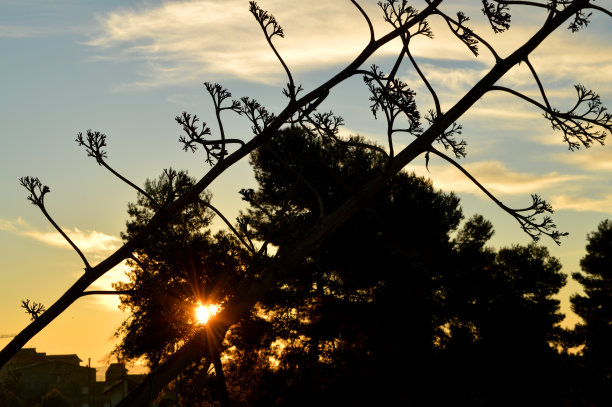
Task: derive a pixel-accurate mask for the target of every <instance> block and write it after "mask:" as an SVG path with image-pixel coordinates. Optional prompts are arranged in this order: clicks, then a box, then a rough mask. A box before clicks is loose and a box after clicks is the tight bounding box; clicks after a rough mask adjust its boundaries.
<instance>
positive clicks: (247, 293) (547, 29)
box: [120, 3, 584, 406]
mask: <svg viewBox="0 0 612 407" xmlns="http://www.w3.org/2000/svg"><path fill="white" fill-rule="evenodd" d="M583 4H584V3H581V4H578V3H576V4H575V5H574V6H573V7H572V6H570V7H568V8H566V9H565V10H563V12H560V13H558V14H557V15H556V16H555V17H554V18H551V19H549V20H547V22H546V23H545V24H544V26H543V27H542V28H541V29H540V30H539V31H538V32H537V33H536V34H535V35H534V36H533V37H532V38H530V39H529V40H527V41H526V42H525V43H524V44H523V45H522V46H520V47H519V48H518V49H517V50H516V51H515V52H513V53H512V54H511V55H510V56H508V57H507V58H504V59H501V60H500V61H498V63H497V64H496V65H495V66H494V67H493V68H492V69H491V70H490V71H489V72H488V73H487V74H486V75H485V76H484V77H483V78H482V79H481V80H480V81H479V82H478V83H477V84H476V85H475V86H474V88H472V89H471V90H470V91H469V92H468V93H467V94H466V95H465V96H464V97H463V98H462V99H461V100H460V101H459V102H458V103H456V104H455V105H454V106H453V107H452V108H451V109H450V110H449V111H448V112H446V113H445V114H443V115H441V116H440V117H438V118H437V120H435V121H434V122H433V123H432V124H431V126H430V127H429V128H428V129H427V130H426V131H425V132H424V133H423V134H422V135H421V136H420V137H418V138H417V139H416V140H415V141H414V142H412V143H411V144H409V145H408V146H407V147H406V148H404V149H403V150H402V151H401V152H400V153H399V154H397V155H396V156H395V158H393V159H392V161H391V162H390V165H389V166H388V167H387V171H386V172H385V173H381V174H378V175H375V176H374V177H373V178H372V179H371V180H370V181H368V182H367V183H365V184H364V185H363V186H362V187H361V188H360V189H359V190H358V191H356V192H354V193H353V194H352V195H351V197H350V198H349V199H347V200H346V201H345V202H344V203H343V204H342V205H341V206H340V207H338V208H337V209H335V210H334V211H332V212H330V213H329V214H327V215H326V216H325V217H324V218H322V219H320V221H319V222H318V223H317V224H316V225H315V226H314V227H313V228H311V229H310V230H309V231H308V232H307V233H306V235H305V236H304V237H303V239H301V240H300V241H299V243H297V244H296V245H295V246H293V247H292V248H289V249H287V250H284V251H283V252H282V253H279V255H278V256H277V258H276V261H275V262H274V263H272V264H270V265H268V266H266V267H265V268H263V269H262V270H258V273H256V274H257V275H259V276H260V277H259V278H258V279H257V280H255V281H253V282H252V283H251V284H249V285H248V286H245V287H244V288H243V290H242V292H240V293H239V295H237V296H236V297H234V298H233V299H232V300H230V302H229V303H228V304H227V306H226V307H225V308H224V309H223V310H222V311H221V312H220V313H219V314H218V315H217V316H215V317H214V318H213V319H212V320H211V321H210V322H209V324H212V325H210V326H209V325H207V327H205V328H202V329H201V330H200V331H199V332H198V333H197V334H196V335H195V336H194V337H193V338H192V339H191V340H189V341H188V342H187V343H186V344H185V345H184V346H183V347H182V348H181V349H180V350H179V351H178V352H176V353H175V354H174V355H172V356H170V357H169V358H168V359H167V360H166V361H165V362H164V363H162V364H161V365H160V367H159V368H158V369H157V370H155V371H153V372H151V374H150V375H149V376H148V377H147V379H146V380H145V381H144V382H143V383H142V384H141V385H140V386H138V387H137V388H136V389H135V390H134V391H133V392H132V393H131V394H130V395H129V396H128V397H127V398H126V399H124V400H123V402H122V403H121V404H120V406H141V405H142V406H144V405H146V404H147V403H148V401H149V400H151V399H152V398H154V397H155V396H156V395H157V393H158V392H159V391H160V390H161V389H162V388H163V387H164V386H165V385H166V384H167V383H168V381H170V380H172V379H173V378H174V377H175V376H176V375H177V374H178V373H180V372H181V371H183V370H184V369H185V368H186V367H187V366H189V365H190V364H191V363H194V362H195V361H198V360H200V359H201V358H203V357H205V352H206V349H207V348H208V347H209V346H210V345H209V344H208V345H206V344H205V342H206V341H210V340H213V341H215V342H217V343H220V341H221V340H222V338H223V337H224V335H225V332H226V331H227V329H228V328H229V327H230V326H232V325H233V324H234V323H236V322H238V321H239V320H240V319H241V318H242V317H243V316H244V315H246V313H247V312H248V311H249V310H250V309H251V307H252V306H253V305H254V304H255V303H256V302H257V301H258V300H259V299H261V298H262V297H263V295H264V294H265V293H266V292H267V291H268V290H269V289H270V288H271V287H272V286H273V285H274V284H275V283H276V282H277V281H278V280H279V279H282V278H283V276H284V275H286V274H288V273H290V270H292V269H293V268H294V267H295V266H296V265H298V264H299V263H300V262H302V261H303V259H304V258H305V257H306V256H308V254H310V253H311V252H312V251H313V250H314V249H316V248H317V247H318V246H319V245H320V244H321V243H322V242H324V241H325V239H327V238H328V237H329V236H330V235H331V234H332V233H333V232H334V231H335V230H336V229H337V228H338V227H339V226H340V225H342V224H343V223H344V222H345V221H347V220H348V219H349V218H350V217H351V216H352V215H353V214H355V213H357V212H358V211H359V210H361V209H363V208H364V207H366V205H367V204H368V203H369V201H370V199H371V198H372V197H373V196H374V195H375V194H376V193H377V192H378V191H379V190H380V189H381V188H382V187H383V186H384V185H385V183H386V182H387V181H388V179H389V178H390V177H391V176H392V175H393V174H396V173H397V172H399V171H401V170H402V168H404V167H405V166H406V165H407V164H408V163H410V162H411V161H413V160H414V159H415V158H416V157H418V156H419V155H420V154H422V153H423V152H425V151H427V150H428V149H429V148H430V146H431V144H432V143H433V142H435V140H436V139H437V138H438V137H439V135H440V134H443V133H444V131H445V130H446V129H447V128H448V127H450V126H452V124H453V123H454V122H455V121H457V120H458V119H459V118H460V117H461V116H462V115H463V114H464V113H465V112H466V111H468V110H469V109H470V108H471V106H473V105H474V103H476V101H478V99H480V98H481V97H482V96H484V95H485V94H486V93H487V92H488V91H489V90H490V89H491V88H492V87H493V86H494V84H495V83H496V82H497V81H498V80H499V79H501V78H502V77H503V75H505V74H506V73H507V72H508V71H509V70H510V69H512V68H513V67H514V66H515V65H517V64H518V63H520V61H522V60H524V58H526V57H527V56H528V55H529V54H530V53H531V52H533V50H535V49H536V48H537V47H538V46H539V45H540V44H541V43H542V41H544V40H545V39H546V38H547V37H548V36H549V35H550V34H551V33H552V32H553V31H555V30H556V29H557V28H558V27H559V26H560V25H561V24H563V23H565V22H566V21H567V20H568V19H570V18H571V17H572V16H573V14H574V13H576V10H579V8H580V7H581V5H583ZM328 84H329V82H328ZM328 84H326V85H328ZM211 330H212V331H213V332H214V335H213V336H211V335H210V332H211ZM206 343H208V342H206Z"/></svg>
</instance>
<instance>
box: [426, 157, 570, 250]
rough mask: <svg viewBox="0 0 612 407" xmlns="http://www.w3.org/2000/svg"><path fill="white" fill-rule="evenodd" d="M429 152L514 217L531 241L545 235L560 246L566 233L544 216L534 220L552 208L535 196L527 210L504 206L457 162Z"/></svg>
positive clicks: (550, 211)
mask: <svg viewBox="0 0 612 407" xmlns="http://www.w3.org/2000/svg"><path fill="white" fill-rule="evenodd" d="M429 151H430V152H431V153H433V154H435V155H437V156H438V157H440V158H442V159H444V160H445V161H447V162H448V163H450V164H452V165H453V166H454V167H455V168H457V169H458V170H459V171H461V172H462V173H463V175H465V176H466V177H467V178H468V179H469V180H470V181H472V183H474V185H476V186H477V187H478V188H479V189H480V190H481V191H482V192H484V193H485V195H487V196H488V197H489V198H490V199H491V200H492V201H493V202H494V203H495V204H496V205H497V206H499V207H500V208H501V209H503V210H504V211H505V212H507V213H508V214H510V215H511V216H512V217H514V218H515V219H516V220H517V221H518V222H519V225H520V226H521V228H522V229H523V231H524V232H526V233H527V234H528V235H529V236H530V237H531V238H532V239H533V240H535V241H537V240H539V238H540V235H546V236H548V237H550V238H551V239H553V241H554V242H555V243H556V244H557V245H560V244H561V240H560V238H561V237H563V236H567V235H568V234H567V233H566V232H564V233H561V232H559V231H557V230H556V225H555V224H554V223H552V219H550V218H549V217H548V216H545V217H544V219H543V220H542V221H540V222H539V223H538V222H537V221H536V220H535V215H539V214H542V213H544V212H549V213H552V212H553V210H552V207H551V206H550V205H549V204H548V203H547V202H546V201H544V200H542V199H541V198H540V197H539V196H537V195H532V199H533V204H532V205H531V206H529V207H527V208H523V209H518V210H517V209H512V208H510V207H508V206H506V205H505V204H504V203H503V202H501V201H500V200H499V199H497V198H496V197H495V196H494V195H493V194H492V193H491V192H489V190H487V189H486V188H485V187H484V186H483V185H482V184H481V183H480V182H479V181H478V180H477V179H476V178H475V177H474V176H473V175H472V174H470V173H469V172H468V171H467V170H466V169H465V168H464V167H463V166H462V165H460V164H459V163H458V162H456V161H455V160H453V159H452V158H450V157H449V156H447V155H446V154H444V153H442V152H440V151H438V150H436V149H435V148H433V147H431V148H430V149H429ZM521 212H531V213H530V214H528V215H522V214H521Z"/></svg>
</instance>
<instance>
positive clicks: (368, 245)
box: [118, 127, 565, 406]
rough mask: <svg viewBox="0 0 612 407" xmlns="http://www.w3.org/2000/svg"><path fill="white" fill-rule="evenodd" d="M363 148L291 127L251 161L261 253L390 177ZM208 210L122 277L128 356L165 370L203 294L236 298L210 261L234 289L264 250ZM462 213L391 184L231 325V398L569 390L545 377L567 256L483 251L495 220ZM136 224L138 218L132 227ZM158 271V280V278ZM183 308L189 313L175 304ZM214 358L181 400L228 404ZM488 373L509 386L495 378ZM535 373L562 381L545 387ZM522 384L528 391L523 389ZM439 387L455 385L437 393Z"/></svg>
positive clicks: (416, 185)
mask: <svg viewBox="0 0 612 407" xmlns="http://www.w3.org/2000/svg"><path fill="white" fill-rule="evenodd" d="M364 143H365V141H364V140H363V139H361V138H358V137H353V138H350V139H348V140H347V142H346V143H344V144H336V143H325V142H323V141H322V140H321V139H320V138H317V137H311V136H309V135H308V134H307V133H306V132H305V131H304V130H302V129H299V128H296V127H293V128H287V129H285V130H283V131H282V132H281V134H279V136H278V137H277V138H275V139H274V142H270V143H268V144H266V145H264V146H263V147H262V148H261V149H259V150H257V151H256V153H254V154H253V156H252V165H253V168H254V171H255V174H256V178H257V181H258V184H259V188H258V189H257V190H243V191H242V194H243V197H244V199H245V200H246V201H247V202H248V203H249V209H248V211H246V212H245V213H243V214H242V215H241V216H240V217H239V219H238V224H239V225H238V228H240V229H241V230H242V231H243V233H244V235H245V236H246V237H247V239H248V240H249V242H252V245H253V247H255V246H257V245H258V244H259V245H260V244H261V242H262V241H268V242H270V244H271V245H272V247H274V251H275V253H274V254H273V253H270V254H269V255H271V256H274V255H276V254H278V252H282V251H283V250H284V247H285V245H291V244H293V239H296V236H299V235H300V233H301V231H302V230H305V229H308V228H310V227H312V224H314V223H316V222H318V221H319V219H320V213H321V211H324V210H328V209H327V208H331V209H333V206H334V205H337V202H340V201H341V200H342V199H343V195H346V194H350V192H351V189H352V188H354V186H355V185H358V184H359V182H361V180H362V179H363V178H364V177H366V176H367V175H368V173H371V172H375V171H384V163H383V162H382V161H381V160H379V158H380V153H379V152H378V151H377V150H376V148H375V146H373V148H369V149H363V148H360V149H356V147H355V146H356V145H357V144H359V145H363V144H364ZM183 175H184V174H183ZM166 177H167V176H166V175H163V176H162V177H161V178H160V180H159V181H157V182H151V183H148V184H147V190H146V191H147V193H149V194H150V195H152V196H157V195H158V191H157V190H159V189H161V188H163V186H164V183H165V182H166V180H167V178H166ZM184 179H185V180H188V178H187V177H186V176H185V178H184ZM143 198H144V197H141V199H140V200H139V203H138V204H137V205H133V204H132V205H130V206H129V213H130V215H131V218H132V219H140V218H139V216H140V215H139V214H141V213H142V212H143V211H144V209H145V207H146V206H147V200H146V199H143ZM198 211H200V212H199V215H198V216H200V217H201V219H202V223H191V224H188V225H187V226H185V224H184V223H182V220H181V219H182V218H181V217H180V216H179V217H177V222H178V224H176V225H172V224H171V225H169V227H168V230H170V231H172V233H168V234H167V235H166V236H164V237H160V238H162V239H167V240H161V241H159V240H157V241H155V240H152V244H151V246H147V247H148V248H147V247H145V248H144V249H143V250H142V251H141V252H139V253H138V261H137V262H136V261H134V262H132V269H133V271H132V274H131V275H130V277H131V281H130V283H128V284H126V285H123V286H121V287H120V288H122V289H133V290H134V291H135V293H134V294H131V295H129V296H125V297H122V298H123V304H124V306H125V307H127V308H129V309H130V310H132V316H131V317H130V318H129V319H128V320H127V321H126V322H125V323H124V325H123V326H122V328H121V330H120V334H121V335H124V339H123V342H122V344H121V345H120V347H119V348H118V350H119V354H120V355H121V356H123V357H126V358H128V359H131V358H135V357H139V356H142V355H145V356H147V357H148V358H149V360H150V361H151V362H152V365H155V364H156V363H157V362H158V361H159V360H160V359H163V358H164V357H165V356H167V355H169V354H171V352H172V346H175V345H176V344H178V343H180V342H181V341H182V340H183V339H184V338H185V337H186V336H187V335H188V334H189V331H190V330H191V329H193V318H192V316H191V315H189V310H190V308H189V307H191V306H192V305H193V303H194V301H195V300H196V298H198V297H197V295H195V294H194V292H196V291H197V292H201V293H209V294H212V293H215V294H214V296H213V298H215V299H216V300H219V299H221V301H223V298H225V297H224V295H225V296H229V297H231V296H232V295H233V293H232V290H231V289H229V288H228V289H227V291H225V292H224V291H223V290H222V289H221V291H220V292H221V293H224V294H223V295H221V294H217V292H219V289H218V287H219V285H218V283H217V280H216V276H217V275H218V272H219V270H217V269H216V268H215V267H212V266H214V265H217V264H220V263H223V266H224V267H226V268H224V269H222V270H221V271H222V273H221V274H219V275H227V274H232V273H233V274H232V275H234V276H235V280H233V281H232V284H240V283H241V282H242V281H244V279H248V278H249V277H248V276H247V275H246V274H245V273H243V272H241V270H243V269H244V263H243V262H250V261H253V257H254V256H255V257H256V256H261V255H262V254H253V253H251V254H248V253H247V252H246V251H242V250H241V249H239V248H237V246H236V245H237V243H236V241H234V240H231V239H228V238H227V236H225V235H223V234H218V235H215V236H211V235H210V234H209V233H208V232H207V229H206V228H207V227H208V226H209V225H208V220H207V217H206V216H207V212H206V206H205V205H204V204H202V205H201V206H199V207H198ZM190 216H194V214H193V213H191V214H190ZM462 217H463V216H462V211H461V208H460V206H459V200H458V198H457V197H456V196H454V195H453V194H446V193H442V192H439V191H435V190H434V189H433V187H432V185H431V183H430V182H429V181H426V180H424V179H423V178H419V177H415V176H414V175H410V174H408V173H405V172H401V173H399V174H397V175H396V176H395V177H394V178H392V180H391V181H390V182H389V183H388V185H387V187H386V188H384V189H383V190H381V192H380V193H379V194H377V196H376V197H375V198H374V199H373V200H372V201H371V202H370V204H369V205H368V206H367V207H366V208H365V209H364V210H362V211H360V212H358V213H357V214H355V215H354V216H353V217H351V218H350V219H349V220H348V221H347V222H346V223H345V224H344V225H343V226H342V227H340V228H338V229H337V230H336V231H335V232H334V233H333V234H332V235H330V236H329V237H328V239H327V240H326V242H325V243H324V244H323V245H321V247H319V248H318V249H317V250H315V251H313V252H312V254H311V255H310V256H309V257H308V259H307V260H306V261H305V262H304V263H303V264H301V265H300V266H299V267H298V268H297V269H296V270H294V271H293V272H292V274H291V278H288V279H283V280H281V281H279V283H278V284H277V285H276V286H275V287H274V288H273V289H272V290H270V291H269V292H268V294H267V295H266V296H265V297H264V299H263V300H262V301H260V302H259V303H258V304H257V305H256V307H255V308H254V310H253V311H252V312H251V313H250V314H249V316H248V318H246V319H244V320H243V321H241V322H240V324H238V325H237V326H235V327H234V328H232V329H231V330H230V332H229V333H228V335H227V337H226V339H225V342H224V346H223V350H222V354H223V357H222V360H223V361H224V362H223V365H224V367H223V370H224V375H225V377H226V378H227V383H226V385H227V388H228V391H229V395H230V396H231V398H232V399H233V401H234V402H235V403H238V404H241V405H249V406H258V405H260V406H266V405H278V406H294V405H312V404H322V405H334V404H337V403H348V404H350V405H389V404H405V403H424V402H426V401H427V402H428V403H430V405H438V404H439V405H444V404H446V403H449V402H451V401H452V400H455V401H458V400H463V401H465V402H477V403H480V404H482V405H497V404H496V403H498V402H501V401H503V400H510V399H512V400H515V401H517V402H519V401H521V400H522V401H523V402H524V398H525V397H526V394H533V395H536V394H537V395H538V396H539V398H538V400H551V399H552V398H555V399H558V398H559V397H560V394H561V393H559V394H555V392H560V391H561V390H562V388H561V387H559V386H558V385H557V386H555V385H553V384H551V383H549V382H554V380H552V377H553V376H554V374H553V373H554V369H553V367H554V366H555V364H554V363H555V361H554V357H555V355H556V350H555V349H554V345H555V344H557V343H558V342H559V326H558V324H559V322H560V321H561V320H562V318H563V315H562V314H560V313H559V302H558V300H556V299H553V298H552V297H553V296H554V295H555V294H556V293H557V292H558V291H559V289H560V288H561V287H562V286H563V285H564V283H565V278H564V276H563V275H562V274H561V273H560V272H559V270H560V264H559V262H558V260H556V259H555V258H553V257H551V256H550V255H549V254H548V252H547V250H546V249H545V248H542V247H539V246H536V245H535V244H531V245H529V246H512V247H510V248H505V249H501V250H499V251H495V250H492V249H489V248H487V247H486V244H487V242H488V240H489V239H490V237H491V236H492V235H493V228H492V225H491V224H490V222H488V221H487V220H485V219H484V218H483V217H482V216H478V215H477V216H474V217H472V218H471V219H469V220H468V221H467V222H465V223H464V225H463V226H462V228H461V229H459V230H458V231H457V232H456V237H455V238H454V239H453V238H451V235H452V234H453V233H454V232H455V231H456V230H457V227H458V226H459V223H460V221H461V219H462ZM136 226H137V224H136V222H135V221H130V222H128V230H130V228H134V227H136ZM191 227H194V228H193V229H191ZM178 237H180V238H178ZM175 244H178V246H176V247H175V246H174V245H175ZM173 248H174V249H173ZM184 248H189V250H187V251H185V250H184ZM176 250H179V252H176ZM148 251H150V253H149V252H148ZM230 254H231V255H230ZM179 258H182V259H183V260H181V261H179V260H178V259H179ZM196 259H197V261H196ZM187 260H188V262H189V263H188V264H189V267H186V266H185V264H187V263H185V262H186V261H187ZM203 260H205V261H206V263H201V266H198V267H194V264H200V263H198V262H199V261H203ZM204 264H206V265H207V266H206V267H204ZM156 267H157V268H158V269H159V271H155V270H157V269H156ZM232 268H233V269H235V271H234V272H233V271H232ZM143 269H146V270H149V272H147V273H144V272H143ZM208 273H210V275H209V274H208ZM152 278H153V279H155V282H156V285H155V286H154V285H151V286H148V285H147V284H146V282H147V281H148V280H149V279H152ZM155 287H157V291H155V290H156V288H155ZM159 287H163V289H161V290H160V288H159ZM194 287H198V288H197V289H194ZM221 287H222V288H223V287H226V286H225V285H222V286H221ZM162 299H164V300H162ZM162 301H165V303H164V304H161V303H162ZM168 304H177V305H175V306H172V305H168ZM175 308H179V309H182V310H183V314H180V313H179V312H175V313H174V314H172V312H169V311H170V310H173V309H175ZM161 310H165V311H166V312H160V311H161ZM175 326H179V327H182V328H181V329H177V328H173V327H175ZM146 338H149V339H148V340H146ZM143 342H144V343H146V344H143ZM207 368H208V367H207V366H206V365H203V366H200V365H194V366H192V368H191V370H189V372H190V374H191V375H192V379H189V378H184V379H182V387H181V383H180V382H179V383H178V385H177V386H178V387H177V388H179V389H183V390H181V392H182V393H181V394H182V397H184V398H183V400H190V401H191V402H193V401H194V400H204V401H205V400H208V401H210V402H213V401H214V400H216V399H218V397H217V396H215V394H216V393H215V392H216V390H215V389H216V388H217V384H216V383H215V381H214V380H213V381H211V380H207V379H205V378H206V371H207ZM492 373H494V377H496V378H500V377H504V381H503V382H500V381H498V380H493V381H491V380H492V376H491V374H492ZM536 376H542V377H547V378H549V379H550V380H548V379H547V380H546V385H544V383H543V382H542V381H541V380H540V381H539V383H540V385H539V386H534V385H533V384H530V383H532V381H533V380H534V379H535V377H536ZM519 378H520V380H519ZM194 382H197V383H198V384H199V390H198V394H194V387H193V385H194ZM472 382H475V383H479V384H478V385H477V386H474V385H473V384H471V385H470V384H469V383H472ZM459 383H461V384H462V386H459ZM511 386H519V387H521V388H523V389H525V390H524V391H514V392H511V391H510V388H511ZM439 387H444V388H449V389H454V391H453V392H450V393H448V394H447V395H446V396H443V395H439V396H438V397H437V398H436V400H434V401H432V400H429V397H430V395H431V394H432V392H435V391H436V389H437V388H439ZM376 389H377V390H376Z"/></svg>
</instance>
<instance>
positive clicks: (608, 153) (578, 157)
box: [551, 145, 612, 174]
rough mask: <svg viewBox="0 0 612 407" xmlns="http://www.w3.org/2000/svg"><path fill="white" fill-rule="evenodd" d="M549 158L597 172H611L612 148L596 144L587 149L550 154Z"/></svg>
mask: <svg viewBox="0 0 612 407" xmlns="http://www.w3.org/2000/svg"><path fill="white" fill-rule="evenodd" d="M551 159H552V160H554V161H559V162H562V163H563V164H566V165H572V166H575V167H577V168H579V169H581V170H585V171H590V172H594V173H597V174H599V173H602V172H612V150H611V149H610V148H608V147H607V146H603V147H601V146H599V145H596V146H594V147H591V148H589V149H584V148H583V149H580V150H576V151H572V152H568V153H567V154H563V155H562V156H560V155H552V156H551Z"/></svg>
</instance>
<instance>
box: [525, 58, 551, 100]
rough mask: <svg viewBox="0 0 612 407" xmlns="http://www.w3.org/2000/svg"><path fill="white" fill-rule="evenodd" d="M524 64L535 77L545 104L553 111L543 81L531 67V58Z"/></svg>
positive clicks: (526, 59)
mask: <svg viewBox="0 0 612 407" xmlns="http://www.w3.org/2000/svg"><path fill="white" fill-rule="evenodd" d="M524 62H525V64H526V65H527V67H528V68H529V70H530V71H531V75H533V78H534V79H535V81H536V84H537V85H538V89H540V94H541V95H542V99H543V100H544V103H546V107H547V108H548V109H550V110H552V107H551V106H550V103H549V102H548V98H547V97H546V91H545V90H544V85H542V81H540V77H539V75H538V73H537V72H536V70H535V68H534V67H533V65H531V61H529V58H525V61H524Z"/></svg>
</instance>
